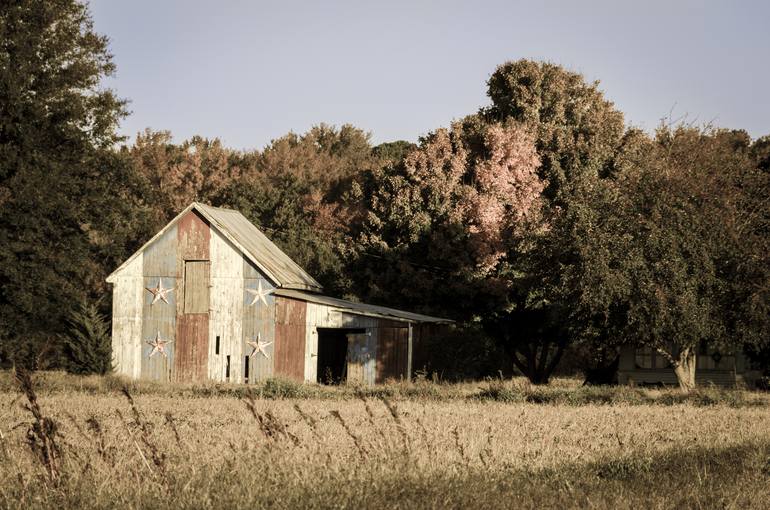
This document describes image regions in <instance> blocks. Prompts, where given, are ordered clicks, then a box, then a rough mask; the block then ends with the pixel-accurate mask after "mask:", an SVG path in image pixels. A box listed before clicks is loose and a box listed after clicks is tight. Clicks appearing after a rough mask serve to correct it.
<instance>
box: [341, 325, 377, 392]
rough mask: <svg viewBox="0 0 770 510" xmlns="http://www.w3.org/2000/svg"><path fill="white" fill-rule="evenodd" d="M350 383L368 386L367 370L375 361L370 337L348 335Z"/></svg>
mask: <svg viewBox="0 0 770 510" xmlns="http://www.w3.org/2000/svg"><path fill="white" fill-rule="evenodd" d="M347 337H348V382H349V383H353V384H356V383H360V384H367V383H368V381H367V373H366V368H367V365H368V363H369V360H371V359H373V356H372V354H373V353H372V352H370V349H369V335H367V334H366V333H348V335H347Z"/></svg>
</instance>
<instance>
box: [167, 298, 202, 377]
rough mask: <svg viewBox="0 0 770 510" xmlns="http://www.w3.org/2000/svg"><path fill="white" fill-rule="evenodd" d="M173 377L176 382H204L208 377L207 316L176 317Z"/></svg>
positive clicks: (199, 314)
mask: <svg viewBox="0 0 770 510" xmlns="http://www.w3.org/2000/svg"><path fill="white" fill-rule="evenodd" d="M176 324H177V328H176V333H177V334H176V337H177V341H176V345H175V349H174V350H175V352H174V361H173V367H174V373H173V374H174V375H173V378H174V380H176V381H184V382H190V381H193V382H194V381H204V380H206V378H207V377H208V352H209V346H208V339H209V314H208V313H188V314H182V315H180V316H179V317H177V322H176Z"/></svg>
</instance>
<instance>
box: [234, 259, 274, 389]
mask: <svg viewBox="0 0 770 510" xmlns="http://www.w3.org/2000/svg"><path fill="white" fill-rule="evenodd" d="M241 267H242V269H243V275H244V282H243V285H244V289H243V293H242V294H241V303H242V307H243V341H242V352H243V354H242V355H241V357H240V358H239V359H238V366H239V372H238V373H239V374H240V376H241V377H242V372H243V370H244V369H245V366H246V356H249V355H250V354H251V352H252V351H253V347H251V346H250V345H248V344H247V343H246V342H249V341H255V339H256V338H257V334H259V335H260V338H261V339H262V342H265V343H269V342H272V343H271V344H270V345H268V346H267V347H266V348H265V353H266V354H267V356H265V355H264V354H261V353H257V354H255V355H254V356H250V357H249V361H248V363H249V382H255V381H261V380H264V379H267V378H270V377H272V376H273V372H274V365H275V348H276V328H275V296H273V294H268V295H267V296H265V300H266V301H267V304H265V303H263V302H262V300H258V301H257V302H256V303H254V304H251V303H252V301H254V294H252V293H250V292H248V291H247V290H246V289H251V290H256V289H257V288H258V286H259V285H261V286H262V290H263V291H266V290H268V289H273V284H272V283H270V281H268V280H267V279H266V278H265V277H264V276H263V275H262V274H261V273H260V272H259V270H258V269H257V268H255V267H254V264H252V263H251V261H250V260H249V259H247V258H246V257H244V256H242V258H241ZM239 380H240V381H242V379H239Z"/></svg>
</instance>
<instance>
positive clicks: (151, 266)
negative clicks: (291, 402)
mask: <svg viewBox="0 0 770 510" xmlns="http://www.w3.org/2000/svg"><path fill="white" fill-rule="evenodd" d="M107 281H108V282H110V283H112V284H113V285H114V287H113V314H112V352H113V362H114V365H115V367H116V369H117V372H118V373H120V374H124V375H127V376H129V377H132V378H135V379H151V380H159V381H169V380H170V381H204V380H213V381H231V382H254V381H258V380H262V379H265V378H269V377H273V376H282V377H288V378H292V379H296V380H301V381H311V382H316V381H319V382H340V381H357V382H361V383H364V384H374V383H379V382H383V381H385V380H386V379H389V378H395V379H400V378H403V379H408V378H410V376H411V373H412V358H413V352H414V345H415V343H419V342H420V340H422V339H424V337H425V336H426V335H428V334H432V332H435V331H437V330H439V329H440V328H441V325H444V324H448V323H450V322H451V321H449V320H446V319H441V318H436V317H429V316H425V315H420V314H415V313H409V312H404V311H400V310H394V309H391V308H386V307H381V306H373V305H367V304H362V303H355V302H351V301H345V300H341V299H335V298H331V297H327V296H323V295H321V294H320V292H321V291H322V289H321V285H320V284H319V283H318V282H317V281H316V280H315V279H313V278H312V277H311V276H310V275H308V274H307V273H306V272H305V271H304V270H303V269H302V268H301V267H299V266H298V265H297V264H296V263H295V262H294V261H293V260H291V259H290V258H289V257H288V256H287V255H286V254H285V253H284V252H283V251H281V249H280V248H278V247H277V246H276V245H275V244H273V243H272V242H271V241H270V240H269V239H268V238H267V237H266V236H265V235H264V234H263V233H262V232H261V231H260V230H259V229H258V228H257V227H256V226H254V225H253V224H252V223H251V222H249V221H248V220H247V219H246V218H245V217H244V216H243V215H241V214H240V213H239V212H238V211H234V210H230V209H221V208H216V207H211V206H208V205H203V204H199V203H193V204H191V205H190V206H188V207H187V208H186V209H185V210H184V211H182V212H181V213H180V214H179V215H178V216H177V217H176V218H174V219H173V220H172V221H171V222H170V223H169V224H168V225H166V227H165V228H163V229H162V230H161V231H160V232H158V233H157V234H156V235H155V236H154V237H153V238H152V239H150V240H149V241H148V242H147V243H146V244H145V245H144V246H143V247H142V248H140V249H139V250H138V251H137V252H136V253H134V254H133V255H132V256H131V257H129V259H128V260H126V261H125V262H124V263H123V264H122V265H121V266H120V267H119V268H118V269H116V270H115V271H114V272H113V273H112V274H111V275H110V276H109V277H108V278H107Z"/></svg>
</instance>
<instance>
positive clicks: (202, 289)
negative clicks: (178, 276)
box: [184, 260, 210, 313]
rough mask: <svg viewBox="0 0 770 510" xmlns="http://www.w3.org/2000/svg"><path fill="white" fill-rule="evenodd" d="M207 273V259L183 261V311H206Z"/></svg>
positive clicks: (208, 266) (207, 302)
mask: <svg viewBox="0 0 770 510" xmlns="http://www.w3.org/2000/svg"><path fill="white" fill-rule="evenodd" d="M209 273H210V263H209V261H207V260H187V261H185V263H184V313H208V311H209Z"/></svg>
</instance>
